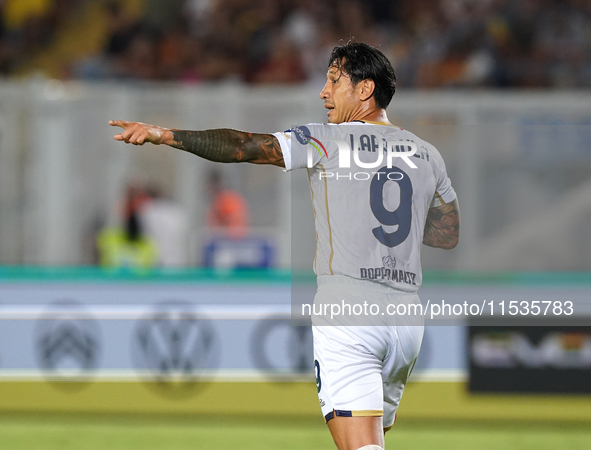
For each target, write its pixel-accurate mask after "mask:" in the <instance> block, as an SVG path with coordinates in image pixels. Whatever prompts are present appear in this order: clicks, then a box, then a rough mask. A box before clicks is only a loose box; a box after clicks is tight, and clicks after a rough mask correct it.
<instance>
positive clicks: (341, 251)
mask: <svg viewBox="0 0 591 450" xmlns="http://www.w3.org/2000/svg"><path fill="white" fill-rule="evenodd" d="M395 89H396V76H395V73H394V69H393V68H392V66H391V64H390V62H389V61H388V59H387V58H386V57H385V56H384V55H383V54H382V53H381V52H380V51H378V50H377V49H375V48H373V47H370V46H369V45H366V44H363V43H356V42H349V43H347V44H345V45H342V46H338V47H335V48H334V50H333V52H332V54H331V57H330V61H329V66H328V72H327V82H326V85H325V86H324V88H323V90H322V92H321V93H320V97H321V98H322V100H324V107H325V108H327V109H328V113H327V115H328V124H307V125H305V126H301V127H296V128H294V129H293V130H290V131H291V132H285V133H274V134H255V133H247V132H242V131H236V130H230V129H219V130H205V131H185V130H173V129H166V128H162V127H158V126H154V125H147V124H143V123H137V122H125V121H111V122H110V124H111V125H113V126H119V127H121V128H123V131H122V132H121V133H120V134H117V135H115V139H116V140H119V141H123V142H126V143H130V144H135V145H142V144H144V143H146V142H151V143H153V144H166V145H170V146H172V147H175V148H179V149H181V150H185V151H188V152H191V153H193V154H195V155H197V156H200V157H202V158H206V159H208V160H210V161H217V162H225V163H231V162H250V163H253V164H273V165H276V166H279V167H282V168H285V169H287V170H293V169H298V168H307V170H308V173H309V176H310V185H311V190H312V202H313V204H314V210H315V226H316V233H317V249H316V258H315V261H314V269H315V272H316V275H317V276H318V291H317V294H316V296H315V300H314V301H315V304H316V303H330V302H340V301H341V300H342V301H343V302H345V301H346V302H347V303H356V304H362V303H364V302H366V301H367V302H370V303H372V304H376V305H381V306H384V305H386V304H401V303H404V304H413V303H414V304H418V302H419V299H418V296H417V295H416V292H417V290H418V288H419V286H420V284H421V266H420V249H421V243H423V244H425V245H428V246H431V247H440V248H444V249H451V248H454V247H455V246H456V244H457V242H458V239H459V209H458V202H457V199H456V194H455V192H454V190H453V188H452V186H451V182H450V180H449V178H448V177H447V174H446V170H445V165H444V163H443V159H442V158H441V155H440V154H439V152H438V151H437V150H436V149H435V147H433V146H432V145H431V144H429V143H427V142H425V141H423V140H422V139H420V138H419V137H417V136H415V135H414V134H412V133H410V132H409V131H406V130H403V129H401V128H399V127H396V126H394V125H392V124H391V123H390V122H389V121H388V118H387V116H386V107H387V106H388V105H389V103H390V101H391V99H392V97H393V95H394V92H395ZM404 143H407V144H408V145H402V144H404ZM395 144H397V146H396V152H398V154H397V153H395V151H394V146H395ZM343 148H344V149H345V151H343ZM351 154H353V156H354V157H353V158H352V159H353V163H351ZM347 161H348V163H347ZM376 164H378V166H376ZM381 316H382V315H380V316H378V317H381ZM380 320H386V321H387V320H388V319H387V318H386V319H380ZM313 323H314V322H313ZM342 323H346V325H342V324H339V322H338V319H337V322H334V323H330V325H333V326H313V328H312V331H313V336H314V356H315V361H314V364H315V369H316V384H317V388H318V396H319V400H320V405H321V409H322V413H323V415H324V417H325V420H326V421H327V424H328V428H329V430H330V432H331V434H332V437H333V439H334V441H335V444H336V446H337V448H338V449H339V450H358V449H364V450H377V449H383V448H384V432H385V431H387V430H388V429H389V428H390V427H391V426H392V425H393V423H394V419H395V413H396V409H397V407H398V404H399V402H400V398H401V396H402V392H403V390H404V387H405V385H406V382H407V379H408V376H409V375H410V372H411V370H412V367H413V366H414V363H415V361H416V358H417V356H418V353H419V349H420V345H421V341H422V337H423V326H422V324H421V325H418V324H416V323H411V324H409V325H405V324H403V323H401V322H398V323H394V322H391V323H390V324H389V325H388V324H387V323H386V322H381V323H378V324H377V325H375V326H355V325H354V324H353V325H351V323H350V322H347V321H344V322H342ZM364 324H365V323H364ZM337 325H339V326H337ZM372 325H373V324H372Z"/></svg>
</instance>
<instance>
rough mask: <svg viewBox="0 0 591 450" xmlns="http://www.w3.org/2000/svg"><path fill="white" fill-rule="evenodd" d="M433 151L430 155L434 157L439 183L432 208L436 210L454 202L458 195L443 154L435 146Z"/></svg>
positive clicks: (436, 177) (434, 167)
mask: <svg viewBox="0 0 591 450" xmlns="http://www.w3.org/2000/svg"><path fill="white" fill-rule="evenodd" d="M431 149H432V150H435V151H430V152H429V153H430V154H431V157H432V163H433V172H434V175H435V180H436V183H437V188H436V190H435V195H434V197H433V202H432V203H431V207H435V208H436V207H438V206H441V205H444V204H446V203H449V202H452V201H454V200H455V199H456V197H457V195H456V191H455V190H454V188H453V187H452V185H451V180H450V179H449V177H448V176H447V171H446V169H445V162H444V161H443V158H442V157H441V154H440V153H439V152H438V151H437V150H436V149H435V148H434V147H433V146H431Z"/></svg>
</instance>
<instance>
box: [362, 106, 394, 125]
mask: <svg viewBox="0 0 591 450" xmlns="http://www.w3.org/2000/svg"><path fill="white" fill-rule="evenodd" d="M356 120H360V121H363V122H376V123H384V124H386V125H392V124H391V123H390V121H389V120H388V115H387V114H386V110H385V109H382V108H376V109H372V110H368V111H365V112H364V114H361V115H360V117H358V118H356Z"/></svg>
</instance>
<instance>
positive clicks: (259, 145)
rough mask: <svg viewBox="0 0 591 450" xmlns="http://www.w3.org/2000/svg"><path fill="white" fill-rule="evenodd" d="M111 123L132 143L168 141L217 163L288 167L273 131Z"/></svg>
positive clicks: (123, 137)
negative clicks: (248, 131)
mask: <svg viewBox="0 0 591 450" xmlns="http://www.w3.org/2000/svg"><path fill="white" fill-rule="evenodd" d="M109 124H110V125H112V126H115V127H121V128H123V131H122V132H121V133H120V134H116V135H115V136H114V138H115V140H117V141H123V142H126V143H128V144H134V145H143V144H145V143H146V142H151V143H152V144H156V145H159V144H165V145H169V146H171V147H174V148H178V149H180V150H185V151H187V152H190V153H193V154H194V155H197V156H200V157H202V158H205V159H208V160H210V161H215V162H222V163H234V162H249V163H253V164H272V165H275V166H279V167H285V163H284V162H283V153H282V152H281V146H280V145H279V141H278V140H277V138H276V137H275V136H273V135H271V134H260V133H247V132H244V131H238V130H230V129H219V130H204V131H187V130H173V129H168V128H162V127H159V126H156V125H149V124H146V123H141V122H126V121H124V120H110V121H109Z"/></svg>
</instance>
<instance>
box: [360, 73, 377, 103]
mask: <svg viewBox="0 0 591 450" xmlns="http://www.w3.org/2000/svg"><path fill="white" fill-rule="evenodd" d="M359 84H360V88H361V89H360V98H361V101H363V102H364V101H366V100H367V99H369V98H371V96H372V95H373V91H374V90H375V88H376V83H375V82H374V81H373V80H372V79H371V78H366V79H365V80H363V81H362V82H360V83H359Z"/></svg>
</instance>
